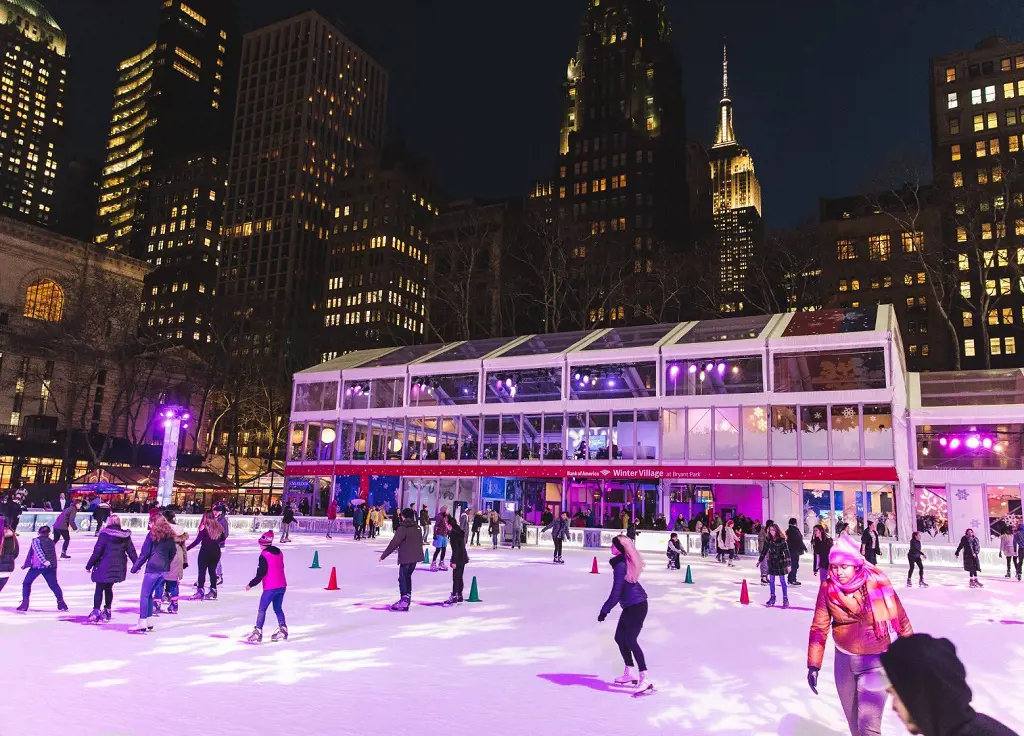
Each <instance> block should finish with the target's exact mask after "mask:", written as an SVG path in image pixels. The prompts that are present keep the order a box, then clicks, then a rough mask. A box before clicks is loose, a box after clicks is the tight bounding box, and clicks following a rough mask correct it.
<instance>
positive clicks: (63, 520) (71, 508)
mask: <svg viewBox="0 0 1024 736" xmlns="http://www.w3.org/2000/svg"><path fill="white" fill-rule="evenodd" d="M77 515H78V507H77V506H75V504H73V503H69V504H68V507H67V508H66V509H64V510H63V511H61V512H60V514H58V515H57V519H56V520H55V521H54V522H53V544H54V546H56V545H57V542H58V541H60V539H61V537H63V538H64V546H63V548H62V549H61V551H60V558H61V559H62V560H70V559H71V556H70V555H69V554H68V545H69V544H71V533H70V532H69V531H68V528H69V527H70V528H71V529H73V530H74V531H76V532H77V531H78V523H77V522H76V521H75V516H77Z"/></svg>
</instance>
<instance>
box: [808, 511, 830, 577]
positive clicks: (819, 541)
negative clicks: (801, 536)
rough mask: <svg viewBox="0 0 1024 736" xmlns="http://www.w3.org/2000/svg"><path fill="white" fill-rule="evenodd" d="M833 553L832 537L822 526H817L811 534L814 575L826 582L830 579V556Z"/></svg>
mask: <svg viewBox="0 0 1024 736" xmlns="http://www.w3.org/2000/svg"><path fill="white" fill-rule="evenodd" d="M831 551H832V537H830V536H829V535H828V532H827V531H826V530H825V527H823V526H822V525H821V524H816V525H815V526H814V530H813V531H812V532H811V555H812V557H813V560H814V573H815V574H816V575H818V576H819V577H820V578H821V582H825V578H827V577H828V556H829V553H830V552H831Z"/></svg>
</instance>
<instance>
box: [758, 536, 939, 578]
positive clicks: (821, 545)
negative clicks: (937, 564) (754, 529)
mask: <svg viewBox="0 0 1024 736" xmlns="http://www.w3.org/2000/svg"><path fill="white" fill-rule="evenodd" d="M787 545H788V542H787ZM761 546H762V547H764V543H763V542H762V544H761ZM918 546H920V545H918ZM811 551H812V553H813V554H814V570H815V571H818V570H820V569H821V568H823V567H824V568H827V567H828V555H829V553H830V552H831V551H832V539H831V538H830V537H822V538H821V539H814V538H813V537H812V538H811ZM791 562H792V560H791Z"/></svg>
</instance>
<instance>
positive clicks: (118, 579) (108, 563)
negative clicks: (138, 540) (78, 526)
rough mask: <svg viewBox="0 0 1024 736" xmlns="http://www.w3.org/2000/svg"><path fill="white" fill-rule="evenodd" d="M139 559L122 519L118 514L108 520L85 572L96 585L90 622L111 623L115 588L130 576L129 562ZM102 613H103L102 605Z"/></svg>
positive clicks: (130, 534) (86, 564)
mask: <svg viewBox="0 0 1024 736" xmlns="http://www.w3.org/2000/svg"><path fill="white" fill-rule="evenodd" d="M138 559H139V556H138V554H137V553H136V552H135V543H134V542H132V533H131V532H130V531H128V530H127V529H121V519H120V517H119V516H117V515H116V514H115V515H113V516H111V517H110V518H109V519H108V520H107V525H106V526H105V527H103V529H102V530H101V531H100V534H99V538H98V539H97V540H96V546H95V547H93V550H92V555H90V556H89V561H88V562H86V563H85V569H86V570H87V571H89V570H91V571H92V576H91V577H92V581H93V582H94V583H96V591H95V592H94V593H93V596H92V613H90V614H89V623H92V624H94V623H97V622H98V621H99V620H100V619H104V620H106V621H109V620H110V607H111V605H113V602H114V585H115V584H116V583H123V582H124V580H125V578H126V577H128V560H131V561H132V562H133V563H134V562H135V561H137V560H138ZM101 601H102V602H103V610H102V611H100V602H101Z"/></svg>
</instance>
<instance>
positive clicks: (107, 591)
mask: <svg viewBox="0 0 1024 736" xmlns="http://www.w3.org/2000/svg"><path fill="white" fill-rule="evenodd" d="M101 600H102V601H103V607H104V608H110V607H111V606H112V605H113V604H114V584H113V583H96V592H95V593H93V594H92V607H93V608H94V609H96V610H97V611H98V610H99V608H100V601H101Z"/></svg>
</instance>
